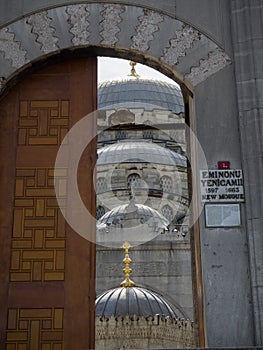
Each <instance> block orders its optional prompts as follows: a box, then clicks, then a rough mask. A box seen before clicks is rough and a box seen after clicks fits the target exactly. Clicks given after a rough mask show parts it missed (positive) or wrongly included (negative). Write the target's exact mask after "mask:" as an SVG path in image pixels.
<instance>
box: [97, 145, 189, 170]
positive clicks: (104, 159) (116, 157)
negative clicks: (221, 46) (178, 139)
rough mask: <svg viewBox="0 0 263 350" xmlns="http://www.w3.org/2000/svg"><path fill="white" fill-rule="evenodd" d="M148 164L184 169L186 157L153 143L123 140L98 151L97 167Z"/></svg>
mask: <svg viewBox="0 0 263 350" xmlns="http://www.w3.org/2000/svg"><path fill="white" fill-rule="evenodd" d="M119 163H150V164H162V165H170V166H179V167H186V157H184V156H182V155H181V154H178V153H175V152H173V151H171V150H170V149H169V148H165V147H161V146H159V145H157V144H156V143H153V142H143V141H136V140H125V141H120V142H116V143H114V144H112V145H109V146H106V147H102V148H100V149H99V150H98V161H97V165H106V164H119Z"/></svg>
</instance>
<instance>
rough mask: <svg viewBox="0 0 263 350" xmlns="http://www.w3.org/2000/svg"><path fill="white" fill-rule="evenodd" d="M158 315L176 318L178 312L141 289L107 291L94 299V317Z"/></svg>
mask: <svg viewBox="0 0 263 350" xmlns="http://www.w3.org/2000/svg"><path fill="white" fill-rule="evenodd" d="M126 315H128V316H131V317H132V316H138V317H140V316H144V317H151V316H155V315H160V316H164V317H171V318H178V317H179V316H180V315H178V312H177V311H175V310H174V308H173V307H172V306H170V305H169V304H168V302H167V301H166V300H165V299H164V298H163V297H161V296H160V295H159V294H157V293H155V292H152V291H150V290H148V289H145V288H142V287H135V286H134V287H119V288H114V289H110V290H107V291H106V292H104V293H102V294H101V295H99V296H98V297H97V299H96V316H98V317H111V316H115V317H119V316H122V317H125V316H126Z"/></svg>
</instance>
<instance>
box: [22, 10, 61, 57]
mask: <svg viewBox="0 0 263 350" xmlns="http://www.w3.org/2000/svg"><path fill="white" fill-rule="evenodd" d="M27 23H28V25H30V26H31V32H32V33H33V34H35V35H36V42H38V43H39V44H40V45H41V47H40V49H41V51H43V52H44V53H50V52H52V51H56V50H57V49H58V48H59V47H58V45H57V42H58V38H56V37H55V36H54V33H55V28H54V27H53V24H52V19H51V18H50V17H49V16H48V13H47V11H43V12H39V13H36V14H34V15H31V16H29V18H28V19H27Z"/></svg>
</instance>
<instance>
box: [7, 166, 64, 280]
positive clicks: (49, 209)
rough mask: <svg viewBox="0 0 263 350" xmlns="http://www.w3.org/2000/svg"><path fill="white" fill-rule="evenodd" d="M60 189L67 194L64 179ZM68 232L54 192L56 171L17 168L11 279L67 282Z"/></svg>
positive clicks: (61, 192)
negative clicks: (66, 251)
mask: <svg viewBox="0 0 263 350" xmlns="http://www.w3.org/2000/svg"><path fill="white" fill-rule="evenodd" d="M61 171H63V170H61ZM65 175H66V173H65ZM59 188H60V195H63V194H64V195H66V182H64V181H63V179H62V180H61V184H60V186H59ZM65 231H66V225H65V219H64V218H63V216H62V214H61V212H60V209H59V207H58V204H57V201H56V196H55V191H54V170H53V169H52V168H18V169H17V170H16V187H15V203H14V224H13V236H12V247H11V269H10V280H11V281H61V280H64V274H65V273H64V268H65V266H64V265H65Z"/></svg>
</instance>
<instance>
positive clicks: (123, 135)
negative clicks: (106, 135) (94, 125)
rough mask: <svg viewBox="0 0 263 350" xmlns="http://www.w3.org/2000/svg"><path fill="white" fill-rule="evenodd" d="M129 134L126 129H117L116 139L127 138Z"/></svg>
mask: <svg viewBox="0 0 263 350" xmlns="http://www.w3.org/2000/svg"><path fill="white" fill-rule="evenodd" d="M126 137H127V134H126V131H125V130H117V131H116V139H117V140H123V139H126Z"/></svg>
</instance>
